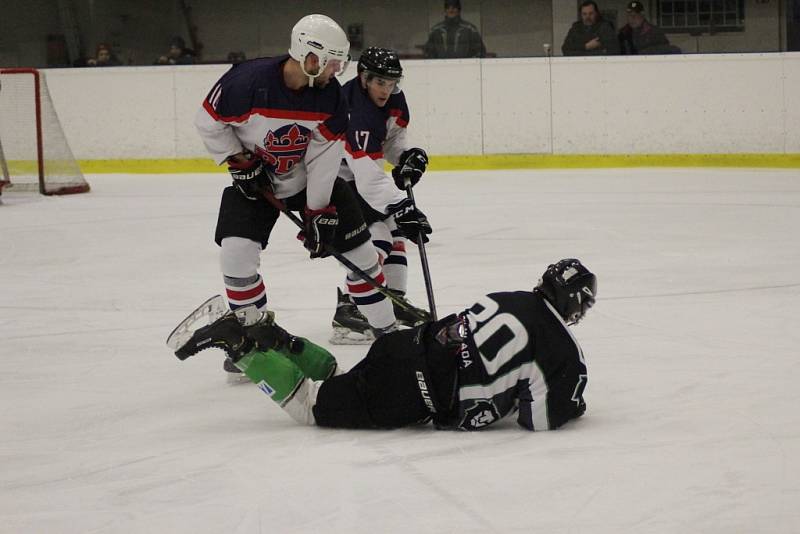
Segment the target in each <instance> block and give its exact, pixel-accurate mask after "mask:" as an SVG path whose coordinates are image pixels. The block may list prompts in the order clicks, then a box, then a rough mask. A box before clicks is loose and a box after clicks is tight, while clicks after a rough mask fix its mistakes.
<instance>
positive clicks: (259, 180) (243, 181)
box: [228, 154, 270, 200]
mask: <svg viewBox="0 0 800 534" xmlns="http://www.w3.org/2000/svg"><path fill="white" fill-rule="evenodd" d="M248 156H249V158H250V159H248V160H247V161H244V162H237V161H233V160H229V161H228V172H230V173H231V176H232V177H233V185H234V186H235V187H236V189H238V190H239V192H240V193H241V194H243V195H244V196H245V198H247V199H249V200H258V199H260V198H264V197H263V196H262V191H265V190H267V191H268V190H269V189H270V184H269V176H268V175H267V171H266V169H264V166H263V165H262V163H261V159H259V158H257V157H255V156H253V155H252V154H249V155H248Z"/></svg>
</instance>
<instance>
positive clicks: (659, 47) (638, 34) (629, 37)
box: [619, 0, 680, 54]
mask: <svg viewBox="0 0 800 534" xmlns="http://www.w3.org/2000/svg"><path fill="white" fill-rule="evenodd" d="M626 11H627V12H628V24H626V25H625V26H623V27H622V29H621V30H620V31H619V45H620V49H621V51H622V53H623V54H674V53H680V49H679V48H678V47H676V46H673V45H671V44H670V43H669V39H667V36H666V34H665V33H664V30H662V29H661V28H659V27H658V26H655V25H654V24H651V23H650V22H649V21H648V20H647V19H646V18H645V16H644V6H643V5H642V3H641V2H639V1H638V0H634V1H633V2H628V6H627V7H626Z"/></svg>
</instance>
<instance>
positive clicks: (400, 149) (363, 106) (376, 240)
mask: <svg viewBox="0 0 800 534" xmlns="http://www.w3.org/2000/svg"><path fill="white" fill-rule="evenodd" d="M357 71H358V74H357V76H356V77H355V78H353V79H352V80H350V81H349V82H347V83H346V84H345V85H344V87H343V91H344V95H345V98H346V99H347V104H348V109H349V112H350V123H349V125H348V128H347V137H346V144H345V159H344V161H343V162H342V168H341V170H340V171H339V176H340V177H341V178H343V179H345V180H347V181H348V183H349V184H350V185H351V186H352V187H353V188H354V189H355V191H356V194H357V196H358V199H359V204H360V206H361V211H362V213H363V214H364V219H365V220H366V222H367V224H368V225H369V230H370V234H371V235H372V242H373V244H374V245H375V247H376V249H377V250H378V253H379V254H380V256H381V260H382V263H383V274H384V277H385V280H386V286H387V287H388V288H389V290H390V291H392V292H394V293H395V295H397V296H401V297H402V296H404V295H405V293H406V289H407V284H408V282H407V280H408V262H407V260H406V246H407V241H406V240H407V239H411V240H412V241H414V242H416V241H417V240H418V239H419V236H420V231H422V235H423V239H425V240H426V241H427V237H425V235H426V234H429V233H430V232H431V231H432V230H431V226H430V224H429V223H428V219H427V217H426V216H425V215H424V214H423V213H422V212H421V211H420V210H418V209H417V208H416V206H414V204H413V203H412V202H411V201H410V200H409V199H408V198H407V196H406V194H405V193H404V192H403V191H402V190H403V189H405V180H406V179H408V180H409V182H410V184H411V185H415V184H416V183H417V182H418V181H419V179H420V177H421V176H422V174H423V173H424V172H425V169H426V168H427V164H428V156H427V154H426V153H425V151H424V150H423V149H421V148H417V147H411V146H410V144H409V142H408V140H407V136H406V131H407V127H408V123H409V121H410V113H409V110H408V105H407V103H406V98H405V95H404V94H403V91H402V90H401V88H400V83H401V81H402V79H403V67H402V65H401V64H400V59H399V57H398V55H397V53H396V52H395V51H394V50H390V49H387V48H377V47H370V48H367V49H366V50H364V51H363V52H362V54H361V57H360V58H359V60H358V69H357ZM387 161H388V162H389V163H391V164H392V165H394V166H395V167H394V170H393V172H392V177H389V176H388V175H387V174H386V172H384V164H385V162H387ZM365 299H369V297H368V296H362V295H358V294H350V293H349V292H342V291H338V299H337V307H336V313H335V315H334V318H333V330H334V335H333V337H332V338H331V343H334V344H351V343H370V342H371V341H372V340H373V339H374V338H373V337H372V332H371V329H370V328H369V324H368V322H367V320H366V319H365V318H364V316H363V315H361V314H360V313H359V312H358V309H357V305H358V304H361V303H362V302H363V301H364V300H365ZM394 312H395V316H396V317H397V321H398V323H399V324H401V325H404V326H413V325H415V324H418V323H420V322H422V321H424V320H425V319H426V318H430V315H429V314H428V313H427V312H426V311H425V310H422V309H420V308H414V309H413V310H407V309H403V308H400V307H398V306H395V307H394Z"/></svg>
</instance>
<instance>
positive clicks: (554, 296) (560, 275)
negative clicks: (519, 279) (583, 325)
mask: <svg viewBox="0 0 800 534" xmlns="http://www.w3.org/2000/svg"><path fill="white" fill-rule="evenodd" d="M535 289H537V290H538V291H540V292H541V293H542V294H543V295H544V296H545V298H547V300H548V301H549V302H550V304H552V305H553V307H555V309H556V310H557V311H558V313H559V315H561V317H562V318H563V319H564V321H565V322H566V323H567V324H570V325H572V324H575V323H577V322H578V321H580V320H581V319H582V318H583V316H584V315H585V314H586V312H587V311H588V310H589V308H591V307H592V306H593V305H594V301H595V295H596V294H597V277H596V276H595V275H594V274H593V273H591V272H590V271H589V270H588V269H586V267H584V266H583V265H582V264H581V262H580V261H578V260H576V259H572V258H570V259H565V260H561V261H559V262H558V263H556V264H553V265H550V266H549V267H548V268H547V270H546V271H545V272H544V274H543V275H542V278H541V279H540V280H539V284H538V285H537V286H536V288H535Z"/></svg>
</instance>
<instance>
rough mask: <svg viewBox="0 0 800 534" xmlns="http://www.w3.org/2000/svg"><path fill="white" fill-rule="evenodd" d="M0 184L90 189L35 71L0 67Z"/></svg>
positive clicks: (54, 191)
mask: <svg viewBox="0 0 800 534" xmlns="http://www.w3.org/2000/svg"><path fill="white" fill-rule="evenodd" d="M0 187H3V190H4V191H39V192H40V193H42V194H45V195H64V194H70V193H83V192H86V191H89V184H88V183H87V182H86V180H85V179H84V177H83V174H82V173H81V170H80V167H79V166H78V162H77V161H75V157H74V156H73V155H72V151H71V150H70V148H69V144H68V143H67V139H66V137H65V136H64V130H63V129H62V128H61V123H60V122H59V120H58V115H57V114H56V111H55V108H54V107H53V101H52V100H51V98H50V92H49V91H48V90H47V82H46V79H45V76H44V73H43V72H40V71H38V70H36V69H0Z"/></svg>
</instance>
